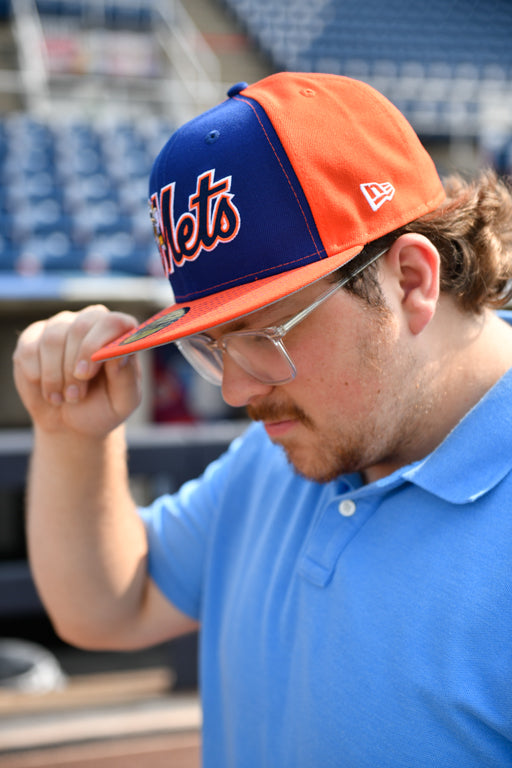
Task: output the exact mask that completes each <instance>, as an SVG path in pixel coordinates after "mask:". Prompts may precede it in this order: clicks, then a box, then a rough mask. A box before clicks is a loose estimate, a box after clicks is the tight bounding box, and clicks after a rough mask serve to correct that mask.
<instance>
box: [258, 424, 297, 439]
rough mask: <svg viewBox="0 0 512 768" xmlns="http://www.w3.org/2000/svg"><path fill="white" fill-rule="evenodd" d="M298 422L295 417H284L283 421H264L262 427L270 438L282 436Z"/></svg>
mask: <svg viewBox="0 0 512 768" xmlns="http://www.w3.org/2000/svg"><path fill="white" fill-rule="evenodd" d="M297 423H298V421H297V419H285V420H283V421H266V422H264V427H265V431H266V433H267V435H268V436H269V437H270V438H274V439H275V438H278V437H282V436H284V435H285V434H286V433H287V432H289V431H290V430H291V429H293V427H294V426H295V425H296V424H297Z"/></svg>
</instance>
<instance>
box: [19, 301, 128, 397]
mask: <svg viewBox="0 0 512 768" xmlns="http://www.w3.org/2000/svg"><path fill="white" fill-rule="evenodd" d="M136 324H137V322H136V320H135V318H133V317H131V316H130V315H126V314H124V313H121V312H109V311H108V310H107V309H106V307H103V306H102V305H97V306H93V307H87V308H86V309H84V310H81V311H80V312H67V311H65V312H59V313H58V314H57V315H54V316H53V317H51V318H49V319H48V320H45V321H38V322H36V323H33V324H32V325H30V326H29V327H28V328H27V329H25V331H24V332H23V333H22V334H21V336H20V338H19V340H18V345H17V348H16V351H15V353H14V356H13V359H14V365H15V370H16V368H17V370H18V373H17V379H18V380H20V378H21V377H26V379H27V380H28V381H29V382H31V383H32V384H35V383H38V385H39V387H40V391H41V394H42V396H43V398H44V399H45V400H46V401H47V402H49V403H52V404H53V405H60V404H61V403H62V402H68V403H73V402H78V401H79V400H81V399H82V398H83V397H85V395H86V393H87V388H88V382H89V381H90V380H91V379H93V378H94V377H95V376H96V375H97V374H98V372H99V370H100V369H101V367H102V365H103V363H95V362H92V361H91V355H92V354H93V353H94V352H96V351H97V350H98V349H99V348H100V347H102V346H103V345H104V344H107V343H108V342H109V341H112V340H113V339H115V338H117V337H118V336H120V335H121V334H122V333H124V332H126V331H128V330H130V329H131V328H133V327H134V326H135V325H136ZM20 383H21V382H20Z"/></svg>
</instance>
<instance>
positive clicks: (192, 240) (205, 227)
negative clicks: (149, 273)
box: [149, 168, 240, 274]
mask: <svg viewBox="0 0 512 768" xmlns="http://www.w3.org/2000/svg"><path fill="white" fill-rule="evenodd" d="M231 180H232V179H231V176H225V177H224V178H223V179H219V180H218V181H216V180H215V169H214V168H212V169H210V170H209V171H206V172H205V173H202V174H201V175H200V176H198V177H197V182H196V189H195V192H193V194H191V195H190V196H189V198H188V207H189V209H188V211H185V212H184V213H182V214H181V215H180V216H179V217H178V219H176V214H175V211H174V197H175V186H176V182H174V181H173V182H172V183H171V184H168V185H167V186H166V187H163V188H162V189H161V190H160V192H159V193H158V192H155V194H153V195H152V196H151V199H150V201H149V203H150V212H151V219H152V222H153V229H154V233H155V238H156V241H157V244H158V248H159V250H160V255H161V257H162V262H163V265H164V269H165V272H166V274H171V273H172V272H174V268H175V267H181V266H182V265H183V263H184V262H186V261H194V260H195V259H197V257H198V256H199V254H200V253H201V251H212V250H213V249H214V248H215V247H216V246H217V245H218V244H219V243H228V242H229V241H230V240H233V239H234V238H235V237H236V236H237V234H238V231H239V229H240V213H239V211H238V208H237V207H236V205H235V204H234V202H233V193H232V192H231Z"/></svg>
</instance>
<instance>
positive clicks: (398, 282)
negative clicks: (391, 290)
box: [384, 232, 440, 334]
mask: <svg viewBox="0 0 512 768" xmlns="http://www.w3.org/2000/svg"><path fill="white" fill-rule="evenodd" d="M384 259H385V260H386V263H387V267H388V268H389V270H390V272H391V276H392V277H393V278H394V281H395V286H396V289H397V292H398V296H399V298H400V304H401V309H402V311H403V313H404V314H405V317H406V321H407V322H408V325H409V330H410V331H411V333H413V334H418V333H421V331H422V330H423V329H424V328H425V327H426V326H427V325H428V323H429V322H430V320H431V319H432V317H433V316H434V313H435V311H436V306H437V302H438V299H439V272H440V257H439V252H438V250H437V248H435V246H434V245H433V244H432V243H431V242H430V240H428V238H426V237H424V236H423V235H419V234H416V233H415V232H411V233H408V234H406V235H402V236H401V237H399V238H398V239H397V240H395V242H394V243H393V245H392V246H391V248H390V249H389V251H388V253H387V254H386V255H385V256H384Z"/></svg>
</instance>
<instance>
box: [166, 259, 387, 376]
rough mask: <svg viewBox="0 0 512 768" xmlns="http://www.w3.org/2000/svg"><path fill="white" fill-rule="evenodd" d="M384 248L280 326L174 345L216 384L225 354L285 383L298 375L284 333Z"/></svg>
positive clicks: (248, 370) (253, 373)
mask: <svg viewBox="0 0 512 768" xmlns="http://www.w3.org/2000/svg"><path fill="white" fill-rule="evenodd" d="M387 250H388V249H387V248H386V249H385V250H383V251H380V252H379V253H377V254H375V255H374V256H372V257H371V258H370V259H368V261H366V262H364V263H363V264H360V265H359V266H358V267H357V269H355V270H354V271H352V272H350V273H349V274H347V275H346V276H344V277H343V278H342V279H340V280H339V281H337V282H336V283H334V284H333V285H331V286H330V287H329V288H328V290H326V291H324V292H323V293H322V294H320V296H318V297H317V298H316V299H315V301H313V302H312V303H311V304H308V306H307V307H304V309H301V310H300V312H297V314H295V315H293V317H290V318H289V319H288V320H286V321H285V322H284V323H281V324H280V325H276V326H271V327H268V328H262V329H260V330H247V331H233V332H230V333H225V334H223V335H222V336H220V338H218V339H212V338H211V336H208V334H206V333H198V334H194V335H193V336H187V337H185V338H183V339H179V340H178V341H176V342H175V344H176V346H177V347H178V349H179V351H180V352H181V354H182V355H183V357H184V358H185V359H186V360H187V361H188V362H189V363H190V365H191V366H192V367H193V368H194V370H195V371H196V372H197V373H198V374H199V375H200V376H202V377H203V378H204V379H206V381H209V382H210V383H211V384H214V385H215V386H222V379H223V374H224V354H227V355H229V356H230V357H231V358H232V359H233V360H234V362H235V363H236V364H237V365H238V366H239V367H240V368H242V369H243V370H244V371H245V372H246V373H248V374H249V375H250V376H252V377H253V378H255V379H257V380H258V381H260V382H262V383H263V384H267V385H272V386H277V385H280V384H288V383H289V382H290V381H293V379H294V378H295V376H296V375H297V369H296V367H295V364H294V362H293V360H292V359H291V357H290V354H289V353H288V350H287V349H286V347H285V345H284V342H283V338H284V336H286V334H287V333H289V331H291V330H292V328H295V326H297V325H298V324H299V323H301V322H302V321H303V320H305V319H306V317H308V316H309V315H310V314H311V313H312V312H314V310H315V309H317V307H319V306H320V305H321V304H323V303H324V302H325V301H327V299H329V298H330V297H331V296H333V295H334V294H335V293H336V292H337V291H339V290H340V288H342V287H343V286H344V285H346V284H347V283H348V282H349V281H350V280H352V279H353V278H354V277H356V275H358V274H360V273H361V272H362V271H363V270H364V269H366V267H368V266H369V265H370V264H372V263H373V262H374V261H376V260H377V259H378V258H380V257H381V256H382V255H383V254H384V253H386V251H387Z"/></svg>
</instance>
